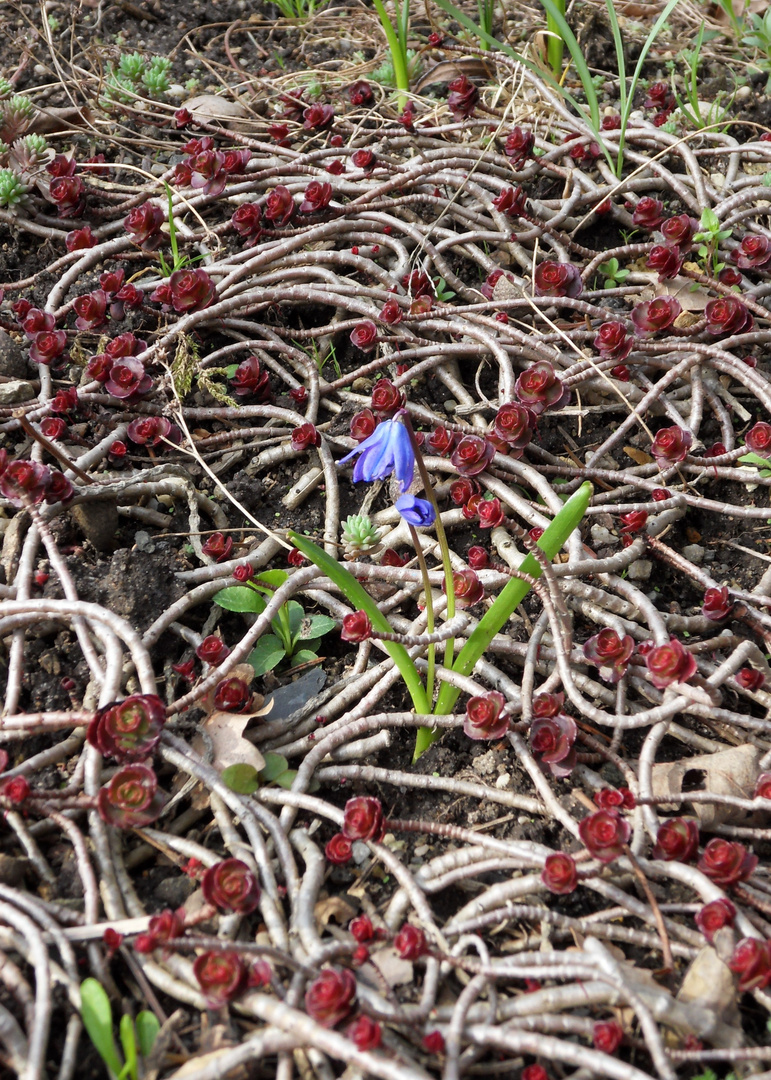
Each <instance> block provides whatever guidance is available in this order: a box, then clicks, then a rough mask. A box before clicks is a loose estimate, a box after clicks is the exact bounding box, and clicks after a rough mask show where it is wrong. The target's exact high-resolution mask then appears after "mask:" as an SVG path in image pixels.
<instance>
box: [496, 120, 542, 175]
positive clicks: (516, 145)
mask: <svg viewBox="0 0 771 1080" xmlns="http://www.w3.org/2000/svg"><path fill="white" fill-rule="evenodd" d="M534 146H535V135H534V134H533V132H532V131H525V130H523V129H522V128H521V127H515V128H513V129H512V131H511V132H510V133H509V135H508V136H507V138H506V142H505V144H504V147H503V152H504V154H505V155H506V157H507V158H508V159H509V161H510V162H511V167H512V168H513V169H522V168H523V167H524V165H525V162H526V161H527V160H528V158H530V157H532V155H533V147H534Z"/></svg>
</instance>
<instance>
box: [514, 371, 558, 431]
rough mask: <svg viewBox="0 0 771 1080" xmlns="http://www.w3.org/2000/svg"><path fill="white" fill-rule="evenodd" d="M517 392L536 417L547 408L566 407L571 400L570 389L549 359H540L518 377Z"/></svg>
mask: <svg viewBox="0 0 771 1080" xmlns="http://www.w3.org/2000/svg"><path fill="white" fill-rule="evenodd" d="M514 389H515V392H516V395H517V397H518V398H519V400H520V401H521V402H522V404H523V405H526V406H527V407H528V408H529V409H530V411H531V412H533V413H534V414H535V415H536V417H538V416H540V414H541V413H542V412H545V411H546V409H554V410H555V411H556V410H558V409H562V408H564V406H565V405H567V404H568V402H569V401H570V390H568V389H567V388H566V387H565V386H564V384H563V383H562V381H561V379H559V377H558V376H557V374H556V372H555V370H554V368H553V367H552V365H551V364H550V363H549V361H548V360H538V361H537V362H536V363H535V364H531V365H530V367H529V368H527V369H526V370H525V371H523V372H522V374H521V375H520V376H519V377H518V378H517V381H516V384H515V387H514Z"/></svg>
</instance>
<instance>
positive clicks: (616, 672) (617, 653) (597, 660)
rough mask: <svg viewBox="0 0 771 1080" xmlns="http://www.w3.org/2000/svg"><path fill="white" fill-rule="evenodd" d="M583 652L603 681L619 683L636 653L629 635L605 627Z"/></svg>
mask: <svg viewBox="0 0 771 1080" xmlns="http://www.w3.org/2000/svg"><path fill="white" fill-rule="evenodd" d="M646 516H647V515H646ZM583 652H584V656H585V657H586V659H587V660H589V661H590V662H591V663H592V664H595V665H596V666H597V667H598V668H599V669H600V678H601V679H603V680H604V681H605V682H609V683H617V682H618V681H619V679H621V678H622V676H623V675H625V674H626V669H627V666H628V664H629V660H630V658H631V656H632V653H633V652H634V639H633V638H632V637H630V636H629V634H625V635H624V636H623V637H619V636H618V634H617V633H616V631H615V630H612V629H610V627H605V628H604V629H602V630H600V632H599V634H595V635H594V636H593V637H590V638H589V640H588V641H587V642H585V644H584V649H583Z"/></svg>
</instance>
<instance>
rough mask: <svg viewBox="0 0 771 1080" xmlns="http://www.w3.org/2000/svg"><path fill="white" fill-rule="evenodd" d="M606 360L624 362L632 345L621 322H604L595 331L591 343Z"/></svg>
mask: <svg viewBox="0 0 771 1080" xmlns="http://www.w3.org/2000/svg"><path fill="white" fill-rule="evenodd" d="M592 344H593V345H594V347H595V349H597V351H598V352H599V353H600V355H601V356H602V357H603V359H606V360H626V358H627V356H629V354H630V352H631V351H632V345H633V344H634V343H633V341H632V339H631V338H630V337H629V335H628V334H627V332H626V327H625V326H624V324H623V323H621V322H605V323H603V324H602V325H601V326H600V327H599V329H598V330H597V334H596V336H595V338H594V341H593V343H592Z"/></svg>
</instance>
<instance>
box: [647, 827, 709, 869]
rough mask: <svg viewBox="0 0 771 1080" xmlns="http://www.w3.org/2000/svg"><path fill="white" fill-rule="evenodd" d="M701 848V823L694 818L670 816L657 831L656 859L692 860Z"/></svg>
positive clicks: (654, 853)
mask: <svg viewBox="0 0 771 1080" xmlns="http://www.w3.org/2000/svg"><path fill="white" fill-rule="evenodd" d="M698 850H699V825H698V822H696V821H695V820H694V819H693V818H684V817H676V818H669V820H668V821H665V822H664V823H663V824H662V825H660V826H659V830H658V832H657V833H656V844H655V846H654V848H653V858H654V859H664V860H665V861H666V862H670V861H671V860H673V859H677V860H678V861H679V862H685V863H687V862H692V861H693V859H694V858H695V856H696V854H697V852H698Z"/></svg>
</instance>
